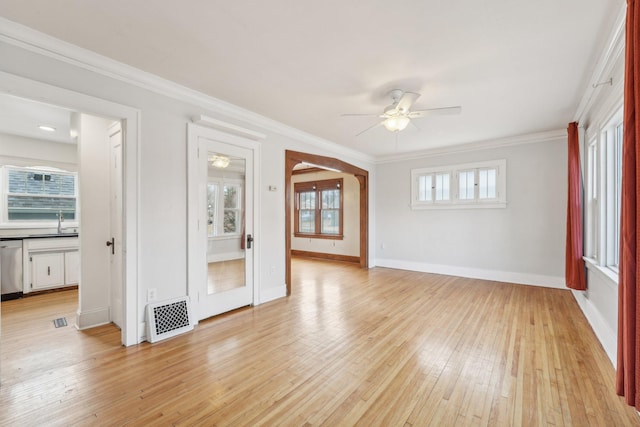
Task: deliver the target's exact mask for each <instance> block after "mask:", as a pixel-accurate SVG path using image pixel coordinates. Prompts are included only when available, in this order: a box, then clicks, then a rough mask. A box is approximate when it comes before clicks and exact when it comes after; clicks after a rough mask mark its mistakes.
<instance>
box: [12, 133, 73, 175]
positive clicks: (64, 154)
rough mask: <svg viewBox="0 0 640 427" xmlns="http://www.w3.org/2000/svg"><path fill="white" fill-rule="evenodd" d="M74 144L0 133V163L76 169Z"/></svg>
mask: <svg viewBox="0 0 640 427" xmlns="http://www.w3.org/2000/svg"><path fill="white" fill-rule="evenodd" d="M77 151H78V150H77V146H76V144H64V143H61V142H52V141H45V140H43V139H35V138H27V137H23V136H18V135H8V134H5V133H0V164H2V165H12V166H52V167H56V168H60V169H64V170H68V171H71V172H75V171H76V170H77V167H78V166H77V165H78V154H77Z"/></svg>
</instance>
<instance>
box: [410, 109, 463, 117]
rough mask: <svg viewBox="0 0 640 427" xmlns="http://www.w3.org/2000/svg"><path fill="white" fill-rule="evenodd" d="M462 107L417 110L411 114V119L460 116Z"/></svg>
mask: <svg viewBox="0 0 640 427" xmlns="http://www.w3.org/2000/svg"><path fill="white" fill-rule="evenodd" d="M461 112H462V107H460V106H458V107H442V108H428V109H426V110H416V111H412V112H410V113H409V118H412V119H417V118H419V117H424V116H431V115H451V114H460V113H461Z"/></svg>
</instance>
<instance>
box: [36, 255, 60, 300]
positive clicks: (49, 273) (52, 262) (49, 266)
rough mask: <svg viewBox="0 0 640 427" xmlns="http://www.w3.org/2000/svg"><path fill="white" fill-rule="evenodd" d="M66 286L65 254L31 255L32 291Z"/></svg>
mask: <svg viewBox="0 0 640 427" xmlns="http://www.w3.org/2000/svg"><path fill="white" fill-rule="evenodd" d="M61 286H64V254H63V253H44V254H33V255H31V290H33V291H35V290H39V289H48V288H58V287H61Z"/></svg>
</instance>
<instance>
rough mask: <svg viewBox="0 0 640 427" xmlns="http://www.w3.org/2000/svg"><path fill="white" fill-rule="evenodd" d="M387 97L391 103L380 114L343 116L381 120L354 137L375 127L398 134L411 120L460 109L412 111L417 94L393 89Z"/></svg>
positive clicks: (459, 109)
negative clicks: (382, 127)
mask: <svg viewBox="0 0 640 427" xmlns="http://www.w3.org/2000/svg"><path fill="white" fill-rule="evenodd" d="M389 96H390V97H391V99H392V100H393V103H392V104H391V105H389V106H387V107H386V108H385V109H384V112H383V113H382V114H343V115H342V116H343V117H349V116H352V117H353V116H358V117H378V118H381V119H383V120H381V121H380V122H378V123H376V124H375V125H373V126H370V127H368V128H367V129H365V130H363V131H362V132H360V133H358V134H357V135H356V136H359V135H362V134H363V133H365V132H366V131H368V130H370V129H373V128H374V127H377V126H380V125H382V126H384V127H385V128H386V129H387V130H388V131H390V132H400V131H401V130H404V129H405V128H406V127H407V125H408V124H409V123H410V122H411V119H418V118H421V117H424V116H427V115H431V114H460V112H461V111H462V107H459V106H457V107H441V108H428V109H425V110H413V111H411V107H412V106H413V104H414V103H415V102H416V100H417V99H418V98H419V97H420V94H419V93H415V92H405V91H403V90H402V89H393V90H392V91H391V92H389Z"/></svg>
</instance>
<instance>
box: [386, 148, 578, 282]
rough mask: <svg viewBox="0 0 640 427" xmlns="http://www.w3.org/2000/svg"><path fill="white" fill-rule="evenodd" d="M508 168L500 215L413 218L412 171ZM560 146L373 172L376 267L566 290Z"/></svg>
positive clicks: (419, 214)
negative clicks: (502, 162) (502, 163)
mask: <svg viewBox="0 0 640 427" xmlns="http://www.w3.org/2000/svg"><path fill="white" fill-rule="evenodd" d="M496 159H506V160H507V184H506V186H507V207H506V208H504V209H459V210H454V209H447V210H411V208H410V207H409V202H410V190H411V188H410V174H411V169H414V168H424V167H433V166H446V165H456V164H463V163H472V162H479V161H488V160H496ZM566 171H567V147H566V138H565V139H558V138H556V139H552V140H547V141H545V142H535V143H533V142H532V143H525V144H521V145H513V146H507V147H502V148H493V149H486V150H477V151H469V152H464V153H457V154H449V155H439V156H434V157H424V158H414V159H410V160H404V161H396V162H391V163H385V164H381V165H378V168H377V182H376V185H377V189H378V194H377V197H378V201H377V203H376V208H375V210H376V213H377V216H378V219H377V222H376V224H377V229H376V233H377V241H378V245H377V248H376V256H377V264H378V265H382V266H388V267H396V268H407V269H412V270H419V271H430V272H436V273H443V274H451V275H459V276H466V277H476V278H484V279H490V280H502V281H509V282H515V283H524V284H533V285H542V286H552V287H562V286H564V239H565V221H566V212H565V211H566V186H567V184H566V176H567V172H566Z"/></svg>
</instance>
